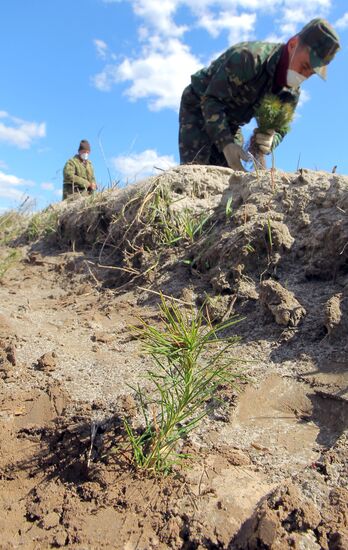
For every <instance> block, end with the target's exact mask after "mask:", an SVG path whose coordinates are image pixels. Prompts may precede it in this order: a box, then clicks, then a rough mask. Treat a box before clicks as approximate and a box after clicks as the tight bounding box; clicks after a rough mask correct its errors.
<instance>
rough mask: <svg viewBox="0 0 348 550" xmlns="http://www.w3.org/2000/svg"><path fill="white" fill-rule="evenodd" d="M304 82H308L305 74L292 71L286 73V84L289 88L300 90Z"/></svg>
mask: <svg viewBox="0 0 348 550" xmlns="http://www.w3.org/2000/svg"><path fill="white" fill-rule="evenodd" d="M304 80H307V77H306V76H303V74H300V73H298V72H297V71H293V70H292V69H288V72H287V73H286V84H287V86H289V88H298V87H299V86H301V84H302V82H303V81H304Z"/></svg>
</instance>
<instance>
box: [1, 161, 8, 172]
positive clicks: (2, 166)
mask: <svg viewBox="0 0 348 550" xmlns="http://www.w3.org/2000/svg"><path fill="white" fill-rule="evenodd" d="M0 168H4V169H5V170H6V169H7V168H8V166H7V164H6V162H4V161H3V160H0Z"/></svg>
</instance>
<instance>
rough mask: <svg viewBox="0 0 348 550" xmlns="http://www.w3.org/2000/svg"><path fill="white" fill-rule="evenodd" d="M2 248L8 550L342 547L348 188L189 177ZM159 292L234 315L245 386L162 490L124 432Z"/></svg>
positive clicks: (10, 237)
mask: <svg viewBox="0 0 348 550" xmlns="http://www.w3.org/2000/svg"><path fill="white" fill-rule="evenodd" d="M14 222H16V223H17V224H18V226H17V228H15V230H14ZM0 238H1V241H2V245H1V248H0V265H2V267H3V269H2V278H1V282H0V312H1V315H0V378H1V379H0V384H1V416H0V430H1V434H0V472H1V477H0V495H1V500H0V503H1V515H0V526H1V542H0V546H1V548H4V549H12V548H25V549H37V548H51V547H64V546H65V547H68V548H80V549H87V548H88V549H99V548H106V549H111V548H114V549H124V550H133V549H134V550H135V549H143V550H145V549H164V548H173V549H179V548H182V549H203V548H209V549H213V548H223V549H244V548H245V549H259V548H265V549H272V550H273V549H274V550H275V549H277V550H278V549H287V548H295V549H309V550H312V549H313V550H314V549H321V548H324V549H335V550H339V549H340V550H343V549H347V548H348V486H347V479H348V458H347V457H348V453H347V448H348V446H347V420H348V387H347V381H348V339H347V335H348V178H347V177H345V176H340V175H338V174H328V173H324V172H309V171H305V170H300V171H299V172H297V173H292V174H288V173H287V174H284V173H280V172H269V171H267V172H266V171H262V172H258V173H246V174H243V173H234V172H232V171H231V170H229V169H222V168H213V167H202V166H201V167H198V166H189V167H178V168H175V169H172V170H170V171H168V172H165V173H163V174H161V175H160V176H158V177H155V178H151V179H149V180H146V181H144V182H140V183H139V184H137V185H134V186H131V187H128V188H127V189H123V190H122V189H121V190H110V191H104V192H103V193H100V194H98V195H96V196H94V197H88V198H76V199H73V200H71V201H68V202H65V203H62V204H59V205H57V206H54V207H51V208H49V209H47V210H46V211H45V212H43V213H40V214H39V215H36V216H35V217H34V218H33V219H31V221H29V222H28V220H26V221H25V223H24V222H23V220H22V221H21V220H20V216H19V215H18V219H17V217H16V215H15V214H13V215H12V218H11V217H7V218H6V217H2V218H1V221H0ZM5 265H6V269H5V268H4V266H5ZM159 292H162V293H164V294H165V295H166V296H170V297H173V298H175V299H176V302H175V303H176V304H178V305H179V307H180V308H183V309H185V308H186V309H188V308H189V307H192V306H193V307H194V308H200V307H202V305H203V310H204V312H205V314H206V315H207V317H208V318H209V319H210V320H211V322H212V323H214V322H219V321H221V320H226V319H229V318H231V317H232V316H234V315H237V316H238V317H239V318H240V322H238V323H237V324H236V325H234V326H233V327H231V328H230V329H228V330H227V332H228V331H230V333H231V334H236V335H238V336H240V340H239V342H238V343H237V344H236V345H235V346H234V348H232V352H231V353H232V354H233V356H234V357H235V358H236V362H235V365H234V366H233V368H236V369H237V370H238V371H241V372H242V373H243V375H244V376H243V378H242V379H240V382H239V384H238V387H229V386H224V385H222V386H221V387H219V388H218V395H217V396H216V399H213V400H211V402H209V403H206V404H205V407H206V412H207V415H206V416H205V417H204V419H203V421H202V422H201V423H200V424H199V426H198V427H197V428H196V429H195V430H193V431H192V432H191V434H190V436H189V437H188V438H186V439H185V441H183V443H182V445H183V449H184V450H185V451H187V452H188V453H189V455H190V458H188V459H187V460H185V461H183V462H182V463H180V464H177V465H175V466H174V468H173V471H172V473H171V474H170V475H168V476H165V477H163V476H156V475H154V474H149V473H146V472H143V471H141V470H139V469H137V468H136V467H135V465H134V462H133V461H132V456H131V454H130V452H129V449H128V448H127V445H125V430H124V419H127V420H128V422H129V423H130V424H132V425H133V426H135V427H138V429H139V430H141V416H140V414H139V413H140V407H139V402H138V399H137V397H136V394H135V392H134V391H133V390H132V387H133V388H134V387H135V386H137V385H138V384H139V385H141V386H142V387H145V388H146V387H147V385H148V383H149V382H148V380H147V378H146V372H147V370H148V369H150V368H152V362H151V359H150V357H149V356H148V355H147V354H146V353H145V351H144V349H143V346H142V342H141V341H140V339H139V338H137V337H136V335H135V333H134V330H132V329H131V328H130V327H131V326H133V327H134V326H139V324H140V323H141V321H140V319H144V320H145V321H146V322H147V323H149V324H152V325H153V326H156V327H159V328H161V326H162V325H161V321H160V318H159V309H158V304H159V301H160V298H159V294H158V293H159ZM230 333H228V334H226V336H229V335H230ZM149 391H151V388H149Z"/></svg>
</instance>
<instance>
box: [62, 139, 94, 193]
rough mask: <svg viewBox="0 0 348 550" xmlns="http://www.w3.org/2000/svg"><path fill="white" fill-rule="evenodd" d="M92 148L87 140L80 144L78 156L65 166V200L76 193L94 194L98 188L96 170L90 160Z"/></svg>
mask: <svg viewBox="0 0 348 550" xmlns="http://www.w3.org/2000/svg"><path fill="white" fill-rule="evenodd" d="M90 152H91V147H90V145H89V143H88V141H87V140H86V139H83V140H82V141H81V142H80V146H79V150H78V153H77V155H75V156H74V157H72V158H71V159H69V160H68V161H67V163H66V164H65V166H64V171H63V175H64V183H63V200H64V199H66V198H67V197H68V196H69V195H73V194H75V193H83V192H87V193H90V194H92V193H93V192H94V190H95V189H96V188H97V185H96V182H95V177H94V170H93V166H92V163H91V161H90V160H88V157H89V154H90Z"/></svg>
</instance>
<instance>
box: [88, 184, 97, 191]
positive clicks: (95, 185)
mask: <svg viewBox="0 0 348 550" xmlns="http://www.w3.org/2000/svg"><path fill="white" fill-rule="evenodd" d="M87 189H88V191H95V190H96V189H97V184H96V183H90V184H89V186H88V187H87Z"/></svg>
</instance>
